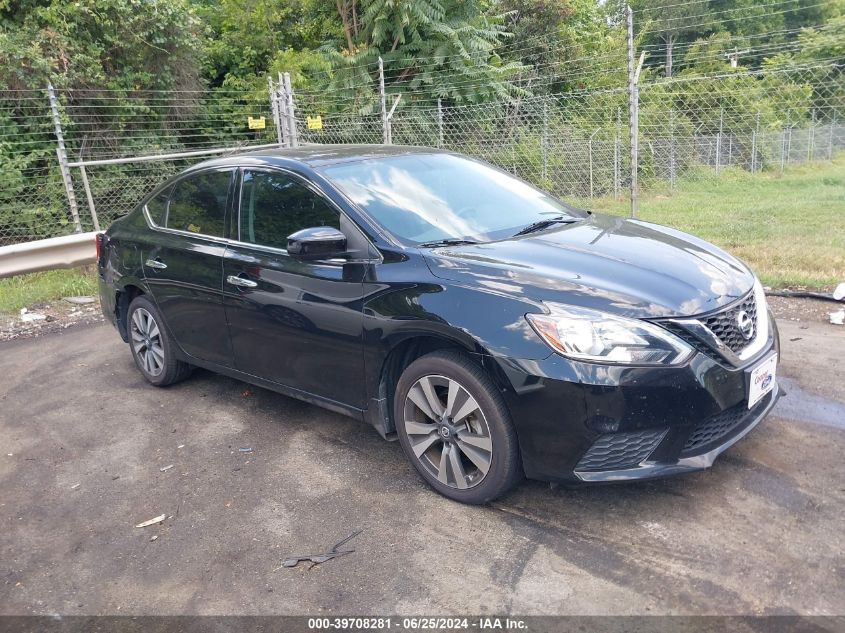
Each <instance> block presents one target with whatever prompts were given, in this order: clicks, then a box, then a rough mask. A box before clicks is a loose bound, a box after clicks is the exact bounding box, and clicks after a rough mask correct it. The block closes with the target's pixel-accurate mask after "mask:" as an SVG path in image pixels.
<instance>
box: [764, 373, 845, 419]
mask: <svg viewBox="0 0 845 633" xmlns="http://www.w3.org/2000/svg"><path fill="white" fill-rule="evenodd" d="M778 382H779V383H781V385H783V387H784V389H785V390H786V397H784V398H781V399H780V400H778V403H777V404H776V405H775V408H774V411H772V415H776V416H779V417H782V418H789V419H790V420H799V421H802V422H814V423H815V424H823V425H824V426H832V427H834V428H837V429H845V404H843V403H841V402H838V401H836V400H831V399H830V398H825V397H823V396H817V395H814V394H811V393H807V392H806V391H804V390H803V389H801V387H800V386H799V385H798V383H797V382H796V381H794V380H792V379H791V378H784V377H780V378H778Z"/></svg>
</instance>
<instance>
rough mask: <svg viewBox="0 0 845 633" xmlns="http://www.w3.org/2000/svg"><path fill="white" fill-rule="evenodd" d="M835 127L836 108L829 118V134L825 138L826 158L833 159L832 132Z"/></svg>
mask: <svg viewBox="0 0 845 633" xmlns="http://www.w3.org/2000/svg"><path fill="white" fill-rule="evenodd" d="M835 129H836V110H834V111H833V116H831V118H830V135H829V136H828V139H827V159H828V160H833V132H834V130H835Z"/></svg>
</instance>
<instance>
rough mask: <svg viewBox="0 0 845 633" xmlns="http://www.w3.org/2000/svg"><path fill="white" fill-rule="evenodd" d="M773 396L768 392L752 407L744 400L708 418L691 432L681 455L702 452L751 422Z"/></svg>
mask: <svg viewBox="0 0 845 633" xmlns="http://www.w3.org/2000/svg"><path fill="white" fill-rule="evenodd" d="M772 397H773V394H771V393H769V394H767V395H766V396H764V397H763V399H762V400H760V402H758V403H757V404H755V405H754V407H753V408H751V409H749V408H748V406H747V405H746V404H745V403H744V402H740V403H739V404H738V405H736V406H735V407H731V408H730V409H725V410H724V411H722V412H721V413H717V414H716V415H714V416H711V417H709V418H707V419H706V420H704V421H703V422H701V423H700V424H699V425H698V426H697V427H696V428H695V430H694V431H693V432H692V433H690V435H689V437H688V438H687V441H686V443H685V444H684V447H683V448H682V449H681V456H688V455H694V454H696V453H698V452H700V450H701V449H702V448H703V447H705V446H709V445H711V444H717V443H718V442H719V441H720V440H722V439H724V438H726V437H727V436H728V435H730V434H732V433H733V431H735V430H738V429H739V428H740V427H743V426H745V425H746V424H750V423H751V421H752V420H754V419H755V418H756V417H757V416H758V415H760V413H761V412H762V411H763V409H765V408H766V405H767V404H769V402H770V401H771V399H772Z"/></svg>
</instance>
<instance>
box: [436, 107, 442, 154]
mask: <svg viewBox="0 0 845 633" xmlns="http://www.w3.org/2000/svg"><path fill="white" fill-rule="evenodd" d="M437 147H440V148H442V147H443V101H442V99H440V97H437Z"/></svg>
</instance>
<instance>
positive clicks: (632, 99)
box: [625, 6, 639, 218]
mask: <svg viewBox="0 0 845 633" xmlns="http://www.w3.org/2000/svg"><path fill="white" fill-rule="evenodd" d="M626 9H627V15H626V20H625V26H626V31H627V36H628V125H629V128H630V136H631V217H632V218H635V217H637V166H638V160H637V140H638V139H637V137H638V136H639V120H638V117H639V113H638V108H639V103H638V101H639V95H638V91H637V84H636V81H635V79H634V11H633V10H632V9H631V7H630V6H627V7H626Z"/></svg>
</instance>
